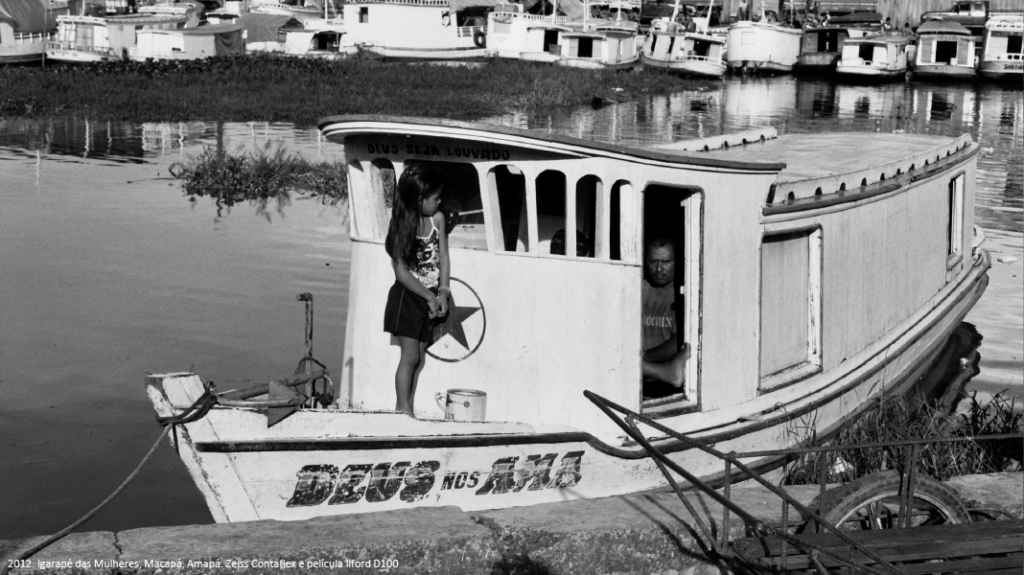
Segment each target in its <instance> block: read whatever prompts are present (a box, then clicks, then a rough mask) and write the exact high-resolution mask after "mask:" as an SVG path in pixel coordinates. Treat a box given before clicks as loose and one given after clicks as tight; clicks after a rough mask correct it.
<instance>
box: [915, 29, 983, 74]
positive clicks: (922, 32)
mask: <svg viewBox="0 0 1024 575" xmlns="http://www.w3.org/2000/svg"><path fill="white" fill-rule="evenodd" d="M974 52H975V48H974V36H973V35H971V31H970V30H968V29H967V28H965V27H964V26H962V25H960V24H958V23H956V22H946V21H941V20H935V21H929V22H925V23H924V24H921V25H920V26H918V28H917V55H916V56H915V57H914V62H913V67H912V71H913V73H914V77H920V78H961V79H971V78H973V77H974V76H975V74H976V73H977V56H975V53H974Z"/></svg>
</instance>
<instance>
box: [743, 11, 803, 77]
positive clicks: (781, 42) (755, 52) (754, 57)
mask: <svg viewBox="0 0 1024 575" xmlns="http://www.w3.org/2000/svg"><path fill="white" fill-rule="evenodd" d="M802 37H803V31H802V30H800V29H798V28H787V27H785V26H780V25H778V24H773V23H769V22H765V21H760V22H750V21H740V22H734V23H733V24H731V25H729V42H728V45H729V50H728V53H727V55H726V57H727V58H728V60H727V63H728V65H729V69H731V70H734V71H737V72H756V71H774V72H790V71H792V70H793V66H794V65H795V64H796V59H797V56H799V55H800V39H801V38H802Z"/></svg>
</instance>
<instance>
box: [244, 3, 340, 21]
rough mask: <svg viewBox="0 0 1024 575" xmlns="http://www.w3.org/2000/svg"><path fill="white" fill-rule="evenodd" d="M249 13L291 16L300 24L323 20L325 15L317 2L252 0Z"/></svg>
mask: <svg viewBox="0 0 1024 575" xmlns="http://www.w3.org/2000/svg"><path fill="white" fill-rule="evenodd" d="M249 11H250V12H255V13H257V14H275V15H277V16H289V17H291V18H295V19H296V20H298V21H300V22H305V21H306V20H311V19H314V18H321V17H322V16H323V14H324V11H323V9H322V8H320V5H319V3H317V2H316V1H315V0H251V2H250V3H249Z"/></svg>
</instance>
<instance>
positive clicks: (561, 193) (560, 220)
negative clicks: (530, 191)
mask: <svg viewBox="0 0 1024 575" xmlns="http://www.w3.org/2000/svg"><path fill="white" fill-rule="evenodd" d="M536 193H537V240H538V243H539V244H540V250H539V251H540V253H552V252H551V251H550V250H551V239H552V238H553V237H554V236H555V233H556V232H558V231H561V232H562V234H563V235H565V236H567V235H568V234H566V233H565V230H566V225H565V222H566V215H565V213H566V209H565V208H566V197H565V174H563V173H561V172H556V171H554V170H546V171H544V172H541V174H540V175H539V176H537V181H536ZM562 253H563V254H564V253H565V251H563V252H562Z"/></svg>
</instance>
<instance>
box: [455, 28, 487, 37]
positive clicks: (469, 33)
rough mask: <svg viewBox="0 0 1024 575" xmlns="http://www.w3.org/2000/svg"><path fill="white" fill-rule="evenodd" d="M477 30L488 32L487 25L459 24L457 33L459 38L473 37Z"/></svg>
mask: <svg viewBox="0 0 1024 575" xmlns="http://www.w3.org/2000/svg"><path fill="white" fill-rule="evenodd" d="M477 32H483V33H485V34H486V33H487V26H459V28H458V29H457V30H456V32H455V35H456V36H457V37H458V38H472V37H473V35H474V34H476V33H477Z"/></svg>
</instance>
